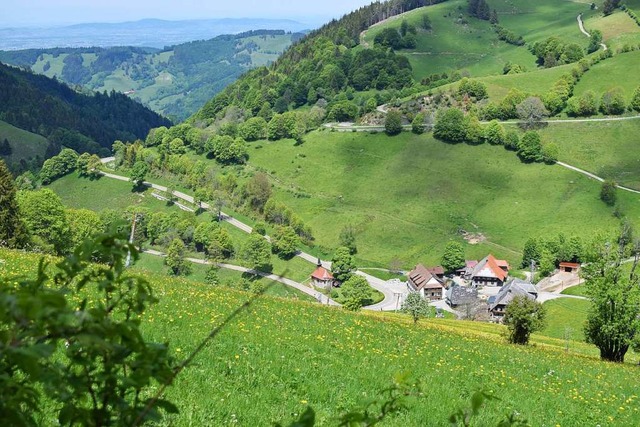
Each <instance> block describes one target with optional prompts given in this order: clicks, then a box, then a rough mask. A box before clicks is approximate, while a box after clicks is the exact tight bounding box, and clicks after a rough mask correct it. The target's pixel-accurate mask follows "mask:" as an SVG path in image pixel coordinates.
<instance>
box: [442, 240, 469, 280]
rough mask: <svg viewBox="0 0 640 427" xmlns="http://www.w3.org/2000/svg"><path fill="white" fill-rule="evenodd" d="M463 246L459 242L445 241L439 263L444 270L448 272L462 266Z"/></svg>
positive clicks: (463, 260)
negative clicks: (445, 244)
mask: <svg viewBox="0 0 640 427" xmlns="http://www.w3.org/2000/svg"><path fill="white" fill-rule="evenodd" d="M464 262H465V259H464V247H463V246H462V244H461V243H458V242H454V241H451V242H449V243H447V246H445V248H444V252H443V253H442V258H441V259H440V263H441V264H442V267H444V269H445V271H446V272H448V273H450V272H454V271H456V270H457V269H459V268H461V267H464Z"/></svg>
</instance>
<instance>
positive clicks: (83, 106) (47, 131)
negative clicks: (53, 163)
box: [0, 63, 170, 155]
mask: <svg viewBox="0 0 640 427" xmlns="http://www.w3.org/2000/svg"><path fill="white" fill-rule="evenodd" d="M0 120H3V121H5V122H7V123H10V124H12V125H13V126H16V127H18V128H21V129H24V130H27V131H30V132H33V133H36V134H39V135H42V136H45V137H47V139H49V141H50V142H52V143H53V144H55V145H57V146H66V147H69V148H73V149H74V150H76V151H78V152H89V153H92V154H94V153H95V154H107V153H109V149H110V148H111V145H112V144H113V142H114V141H115V140H125V141H133V140H136V139H144V138H145V137H146V135H147V133H148V132H149V129H151V128H154V127H158V126H164V125H169V124H170V122H169V120H167V119H165V118H164V117H162V116H160V115H158V114H156V113H154V112H153V111H151V110H149V109H147V108H145V107H144V106H142V105H140V104H139V103H137V102H135V101H133V100H131V99H129V98H128V97H127V96H125V95H122V94H118V93H115V92H112V93H110V94H107V93H96V94H95V95H93V96H88V95H84V94H81V93H78V92H76V91H74V90H73V89H71V88H70V87H68V86H67V85H65V84H62V83H60V82H58V81H56V80H54V79H50V78H48V77H44V76H39V75H36V74H33V73H31V72H27V71H24V70H21V69H18V68H14V67H10V66H7V65H5V64H2V63H0ZM52 154H55V152H54V153H48V155H52Z"/></svg>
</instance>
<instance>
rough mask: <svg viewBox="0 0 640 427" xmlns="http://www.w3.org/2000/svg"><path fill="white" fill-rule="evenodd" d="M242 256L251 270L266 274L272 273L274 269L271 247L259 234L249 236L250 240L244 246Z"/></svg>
mask: <svg viewBox="0 0 640 427" xmlns="http://www.w3.org/2000/svg"><path fill="white" fill-rule="evenodd" d="M240 256H241V257H242V259H243V261H244V262H245V264H246V265H247V266H248V267H249V268H253V269H255V270H258V271H264V272H270V271H271V270H272V269H273V267H272V265H271V245H270V244H269V242H267V240H266V239H265V238H264V237H262V236H260V235H259V234H257V233H253V234H251V235H249V238H248V239H247V240H246V242H245V243H244V244H243V245H242V249H241V251H240Z"/></svg>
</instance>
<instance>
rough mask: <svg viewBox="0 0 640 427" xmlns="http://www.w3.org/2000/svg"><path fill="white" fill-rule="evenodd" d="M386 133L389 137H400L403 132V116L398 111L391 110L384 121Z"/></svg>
mask: <svg viewBox="0 0 640 427" xmlns="http://www.w3.org/2000/svg"><path fill="white" fill-rule="evenodd" d="M384 131H385V132H386V134H387V135H389V136H394V135H398V134H400V133H401V132H402V114H400V112H399V111H397V110H389V112H387V117H386V118H385V120H384Z"/></svg>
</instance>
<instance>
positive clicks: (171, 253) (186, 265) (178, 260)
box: [164, 239, 191, 276]
mask: <svg viewBox="0 0 640 427" xmlns="http://www.w3.org/2000/svg"><path fill="white" fill-rule="evenodd" d="M185 251H186V248H185V245H184V242H183V241H182V240H181V239H173V241H172V242H171V244H170V245H169V249H167V257H166V258H165V261H164V263H165V264H166V266H167V267H169V272H170V273H171V274H173V275H175V276H188V275H189V274H191V263H190V262H189V261H187V260H186V259H185Z"/></svg>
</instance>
